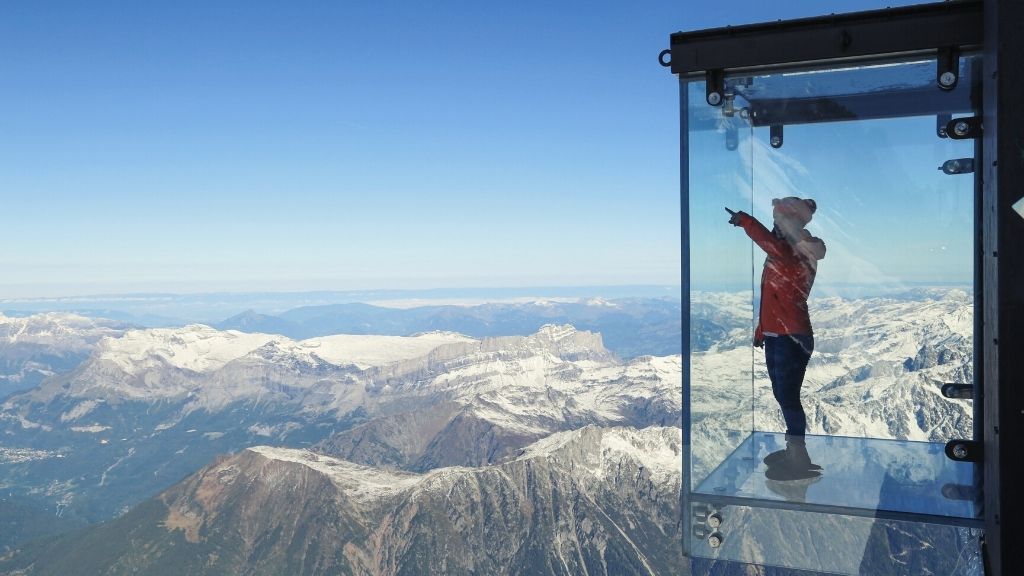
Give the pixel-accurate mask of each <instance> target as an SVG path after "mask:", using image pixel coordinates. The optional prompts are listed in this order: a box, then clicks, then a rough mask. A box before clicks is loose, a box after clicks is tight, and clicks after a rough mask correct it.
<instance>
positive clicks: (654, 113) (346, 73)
mask: <svg viewBox="0 0 1024 576" xmlns="http://www.w3.org/2000/svg"><path fill="white" fill-rule="evenodd" d="M908 3H909V2H869V1H836V2H830V3H829V4H828V7H827V11H833V12H843V11H850V10H857V9H868V8H876V7H882V6H885V5H897V4H908ZM822 5H823V3H821V2H819V1H811V0H803V1H794V2H785V3H781V2H760V1H758V2H754V1H740V2H731V3H728V4H721V3H698V2H679V1H675V2H659V1H651V2H616V3H612V2H593V1H590V2H575V1H573V2H538V1H525V2H517V3H508V2H505V3H491V2H437V3H421V2H390V1H373V2H368V1H367V2H362V1H359V2H316V3H312V2H287V3H285V2H258V1H247V2H198V1H182V2H173V3H139V2H90V3H82V2H47V1H38V2H21V3H16V4H10V5H7V6H5V8H4V17H3V19H0V72H2V73H0V190H2V193H3V198H4V203H3V205H2V206H3V213H4V219H3V222H4V236H5V241H4V242H3V244H2V245H0V269H2V270H3V275H2V277H0V297H31V296H58V295H71V294H87V293H97V292H133V291H172V292H195V291H207V290H235V291H247V290H314V289H337V290H348V289H365V288H431V287H461V286H530V285H534V286H536V285H559V286H571V285H595V284H676V283H678V278H679V242H678V238H679V226H680V223H679V216H678V215H679V200H678V136H677V131H678V124H677V122H678V113H679V112H678V87H677V86H678V85H677V83H676V82H675V81H674V78H673V77H672V76H671V75H670V74H668V72H667V71H665V70H664V69H663V68H661V67H660V66H658V65H657V63H656V56H657V54H658V52H659V51H660V50H661V49H662V48H665V47H667V44H668V35H669V34H670V33H671V32H673V31H677V30H681V29H699V28H706V27H711V26H721V25H725V24H740V23H746V22H755V21H764V20H774V19H778V18H791V17H798V16H811V15H817V14H820V13H822V12H823V11H824V10H823V9H822Z"/></svg>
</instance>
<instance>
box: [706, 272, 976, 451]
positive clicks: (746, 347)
mask: <svg viewBox="0 0 1024 576" xmlns="http://www.w3.org/2000/svg"><path fill="white" fill-rule="evenodd" d="M701 306H703V307H704V309H705V313H706V314H707V315H708V316H713V317H715V318H719V319H722V318H732V319H733V320H732V322H733V324H732V325H733V326H734V327H733V328H732V329H731V330H730V331H729V332H728V333H727V334H726V335H724V336H723V337H722V338H721V339H720V340H719V341H718V342H716V343H715V344H713V345H712V346H710V347H708V349H707V350H706V351H702V352H697V353H695V354H694V355H693V357H692V362H693V366H692V368H691V377H692V390H691V399H692V404H691V411H692V416H693V427H694V434H695V437H694V455H695V457H696V463H695V465H697V466H698V468H700V467H701V466H704V465H705V464H706V465H710V466H711V467H713V466H714V464H715V463H717V462H718V461H720V459H721V458H722V457H724V453H723V451H725V452H726V453H727V451H729V450H731V449H732V448H733V447H735V445H736V443H738V441H740V440H742V438H743V437H745V434H746V432H747V431H749V430H751V429H756V430H762V431H784V430H785V425H784V424H783V421H782V416H781V413H780V411H779V409H778V405H777V403H776V402H775V400H774V397H773V396H772V391H771V383H770V381H769V380H768V372H767V369H766V367H765V365H764V354H763V352H762V351H761V350H756V349H753V348H752V347H751V345H750V337H751V329H750V324H749V314H750V313H751V312H750V311H751V307H750V306H751V304H750V300H749V295H748V296H747V297H744V296H743V295H742V294H736V293H727V294H709V295H705V296H704V297H702V298H701ZM720 307H721V308H724V310H719V308H720ZM972 310H973V303H972V300H971V296H970V295H969V294H968V293H966V292H964V291H962V290H955V289H954V290H922V291H918V292H914V293H911V294H908V295H903V296H901V297H884V298H883V297H877V298H863V299H844V298H838V297H832V298H821V299H816V300H812V301H811V319H812V321H813V323H814V331H815V349H814V354H813V355H812V357H811V362H810V365H809V366H808V368H807V374H806V376H805V378H804V386H803V389H802V391H801V396H802V401H803V404H804V409H805V411H806V412H807V417H808V431H809V432H810V433H815V434H831V435H842V436H863V437H872V438H896V439H905V440H926V441H932V442H945V441H947V440H950V439H953V438H970V437H971V435H972V426H973V416H972V414H973V411H972V405H971V402H970V401H969V400H951V399H948V398H945V397H943V396H942V395H941V393H940V391H941V388H942V385H943V384H944V383H965V384H969V383H971V382H972V378H973V342H972V330H973V317H972ZM744 317H746V318H748V320H747V323H745V324H744V323H743V322H736V321H735V319H736V318H744ZM728 322H729V321H722V324H723V325H727V324H728Z"/></svg>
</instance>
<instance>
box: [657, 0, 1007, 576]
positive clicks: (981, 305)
mask: <svg viewBox="0 0 1024 576" xmlns="http://www.w3.org/2000/svg"><path fill="white" fill-rule="evenodd" d="M1022 25H1024V2H1021V1H1020V0H984V1H982V0H954V1H950V2H942V3H934V4H927V5H919V6H910V7H905V8H890V9H885V10H874V11H869V12H860V13H855V14H845V15H833V16H827V17H820V18H808V19H801V20H792V21H787V22H781V21H780V22H775V23H767V24H754V25H747V26H737V27H726V28H717V29H712V30H703V31H696V32H685V33H676V34H673V35H672V36H671V49H670V53H669V54H668V55H670V57H671V60H670V62H664V60H663V63H665V64H668V65H669V66H671V69H672V72H673V73H674V74H677V75H679V76H680V79H684V78H692V77H695V76H697V75H699V74H704V73H708V72H711V73H714V74H721V73H722V71H729V72H737V71H743V70H748V69H755V68H756V69H772V68H788V67H797V66H806V65H808V64H813V63H821V62H826V61H827V62H830V63H835V62H851V61H862V60H867V59H871V60H875V59H877V58H881V57H886V56H890V57H891V56H897V57H899V56H905V55H910V54H928V55H932V56H938V57H939V59H940V61H941V60H943V59H946V60H948V55H949V54H950V50H983V64H982V67H983V78H984V79H983V87H982V94H981V95H980V97H981V100H982V102H981V103H982V106H981V109H982V110H983V123H984V134H983V137H982V139H981V140H980V141H979V142H978V145H977V146H976V149H977V160H978V162H977V164H978V165H979V167H978V170H977V171H976V178H977V180H976V181H977V189H978V190H977V199H976V240H977V241H978V242H977V245H978V254H977V257H976V262H977V264H976V290H975V298H976V307H975V310H976V314H975V334H976V339H975V346H976V354H977V360H976V362H975V394H976V396H975V415H976V416H975V423H976V436H975V437H976V438H977V439H983V441H984V462H983V470H984V474H983V478H982V480H981V481H982V482H983V486H984V495H983V497H984V510H985V518H984V522H985V544H984V558H985V569H986V573H987V574H989V575H993V576H1000V575H1004V574H1006V575H1009V574H1012V573H1015V572H1016V570H1017V568H1018V566H1017V564H1018V563H1019V562H1016V552H1017V550H1016V549H1015V548H1016V547H1017V546H1019V544H1020V543H1022V542H1024V525H1022V524H1024V491H1022V490H1021V489H1020V487H1021V486H1022V485H1024V465H1022V463H1021V458H1020V455H1021V454H1022V453H1024V354H1021V353H1020V351H1021V350H1024V329H1021V326H1022V325H1024V218H1021V216H1020V215H1019V214H1017V213H1016V212H1015V211H1014V210H1013V209H1012V207H1011V206H1012V205H1013V204H1014V203H1015V202H1017V201H1018V200H1019V199H1021V198H1022V197H1024V108H1022V107H1020V106H1019V105H1018V104H1019V103H1020V102H1022V101H1024V59H1021V58H1020V55H1021V54H1024V34H1021V33H1020V29H1021V27H1022ZM663 57H664V55H663ZM940 68H941V62H940ZM938 74H940V75H941V70H939V71H938ZM685 96H686V95H685V93H682V94H681V98H685ZM977 98H978V95H975V94H972V100H973V101H974V102H972V103H973V104H975V105H977V103H978V102H977ZM810 112H814V111H813V110H810ZM682 116H683V117H682V118H681V124H682V130H681V138H680V146H681V151H682V152H683V153H682V154H681V155H680V168H681V192H682V194H683V198H682V202H681V203H680V204H681V217H682V221H683V222H684V226H683V228H682V238H681V241H682V249H683V254H684V256H683V263H682V271H683V277H682V282H681V283H682V286H683V290H685V291H687V293H688V288H689V258H688V256H687V254H688V252H687V250H688V249H689V237H688V229H687V226H686V225H685V223H686V222H687V221H688V219H689V218H688V216H689V215H688V204H687V199H688V195H689V190H688V188H689V182H688V178H689V170H688V157H687V154H686V150H687V138H688V127H687V125H686V123H687V118H686V115H685V114H684V115H682ZM764 123H765V124H771V121H770V119H766V120H765V121H764ZM790 123H792V121H790ZM688 327H689V317H688V313H687V312H685V311H684V314H683V344H684V349H686V350H688V349H689V347H688V345H687V344H688ZM1002 350H1006V351H1007V352H1006V353H1005V354H1003V353H1001V351H1002ZM688 393H689V379H688V378H684V382H683V394H684V398H685V395H687V394H688ZM689 418H690V415H689V410H688V406H687V405H686V404H685V402H684V413H683V419H684V422H683V423H684V426H686V425H688V424H689ZM683 458H684V460H683V465H684V466H687V465H688V464H689V458H690V454H689V443H688V441H684V451H683ZM689 481H690V479H689V477H687V476H685V475H684V482H689ZM689 497H690V496H689V486H688V485H687V486H684V489H683V491H682V495H681V498H682V503H683V504H684V508H683V512H684V514H689V504H690V502H689ZM684 540H685V539H684Z"/></svg>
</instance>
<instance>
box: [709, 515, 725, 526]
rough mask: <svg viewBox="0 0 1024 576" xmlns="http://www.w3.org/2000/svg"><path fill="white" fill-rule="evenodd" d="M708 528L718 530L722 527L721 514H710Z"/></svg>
mask: <svg viewBox="0 0 1024 576" xmlns="http://www.w3.org/2000/svg"><path fill="white" fill-rule="evenodd" d="M707 522H708V526H710V527H712V528H718V527H719V526H721V525H722V516H721V515H719V514H708V520H707Z"/></svg>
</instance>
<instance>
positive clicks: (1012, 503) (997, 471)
mask: <svg viewBox="0 0 1024 576" xmlns="http://www.w3.org/2000/svg"><path fill="white" fill-rule="evenodd" d="M1022 25H1024V2H1021V1H1020V0H986V2H985V49H984V59H985V60H984V67H985V69H984V86H983V88H982V95H983V100H984V105H983V110H984V119H983V120H984V136H983V137H982V149H983V152H982V154H983V162H982V166H981V167H980V169H981V171H982V175H981V176H982V187H983V191H982V196H983V197H982V206H983V208H982V210H983V214H982V217H983V223H982V226H983V231H982V235H983V243H984V244H983V250H984V252H983V274H984V279H983V286H984V300H983V309H982V310H980V311H978V312H980V313H981V314H982V319H983V327H982V334H983V338H984V346H983V356H984V368H983V374H984V376H983V378H984V382H983V387H984V391H983V393H984V399H983V401H984V441H985V462H984V467H985V474H984V486H985V555H986V565H987V566H988V567H989V569H990V572H989V573H990V575H992V576H1009V575H1010V574H1019V573H1020V559H1019V556H1020V547H1021V544H1022V543H1024V490H1022V489H1021V487H1022V486H1024V466H1022V464H1021V454H1024V354H1021V350H1024V329H1022V328H1021V327H1022V326H1024V217H1022V216H1021V215H1020V214H1018V213H1017V212H1016V211H1014V209H1013V205H1014V203H1015V202H1018V201H1020V200H1021V199H1022V198H1024V185H1022V183H1024V108H1022V107H1021V106H1020V103H1021V102H1022V99H1024V59H1022V58H1021V55H1022V54H1024V34H1022V33H1021V27H1022Z"/></svg>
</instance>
